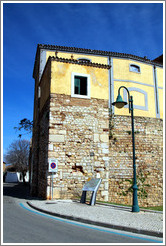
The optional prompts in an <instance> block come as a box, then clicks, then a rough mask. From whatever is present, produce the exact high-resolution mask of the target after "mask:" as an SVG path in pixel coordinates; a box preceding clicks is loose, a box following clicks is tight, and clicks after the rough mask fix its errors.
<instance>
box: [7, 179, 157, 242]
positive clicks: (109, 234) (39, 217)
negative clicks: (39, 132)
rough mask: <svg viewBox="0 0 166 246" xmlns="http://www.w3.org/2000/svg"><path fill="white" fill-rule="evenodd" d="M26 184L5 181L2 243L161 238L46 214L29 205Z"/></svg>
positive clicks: (145, 240) (125, 240) (140, 240)
mask: <svg viewBox="0 0 166 246" xmlns="http://www.w3.org/2000/svg"><path fill="white" fill-rule="evenodd" d="M28 196H29V193H28V186H23V185H22V184H4V201H3V243H46V244H47V243H73V244H74V243H113V244H114V243H144V244H146V243H154V242H157V240H158V241H160V242H161V239H156V238H152V237H148V236H145V235H139V234H134V233H127V232H124V231H117V230H111V229H107V228H102V227H97V226H93V225H88V224H83V223H78V222H73V221H68V220H64V219H60V218H56V217H54V216H49V215H46V214H43V213H40V212H37V211H36V210H33V209H32V208H30V207H28V205H27V204H26V201H27V200H29V199H30V198H29V197H28Z"/></svg>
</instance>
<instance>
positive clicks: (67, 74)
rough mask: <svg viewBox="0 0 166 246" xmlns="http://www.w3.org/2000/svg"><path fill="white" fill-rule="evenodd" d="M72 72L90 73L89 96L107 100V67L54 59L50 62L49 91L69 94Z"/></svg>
mask: <svg viewBox="0 0 166 246" xmlns="http://www.w3.org/2000/svg"><path fill="white" fill-rule="evenodd" d="M72 72H75V73H81V74H87V75H90V97H93V98H98V99H107V100H108V98H109V90H108V74H109V72H108V70H107V69H102V68H96V67H88V66H82V65H77V64H70V63H62V62H56V61H52V62H51V93H58V94H66V95H71V75H72Z"/></svg>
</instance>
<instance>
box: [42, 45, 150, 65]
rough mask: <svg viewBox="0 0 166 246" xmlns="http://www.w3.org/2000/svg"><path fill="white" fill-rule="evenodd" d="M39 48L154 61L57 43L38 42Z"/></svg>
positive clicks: (147, 60) (148, 60)
mask: <svg viewBox="0 0 166 246" xmlns="http://www.w3.org/2000/svg"><path fill="white" fill-rule="evenodd" d="M38 48H39V49H48V50H55V51H66V52H73V53H84V54H93V55H101V56H112V57H122V58H131V59H135V60H139V61H143V62H148V63H151V62H152V63H154V62H153V61H152V60H150V59H147V58H146V57H139V56H135V55H131V54H126V53H118V52H111V51H103V50H91V49H84V48H77V47H67V46H58V45H47V44H38Z"/></svg>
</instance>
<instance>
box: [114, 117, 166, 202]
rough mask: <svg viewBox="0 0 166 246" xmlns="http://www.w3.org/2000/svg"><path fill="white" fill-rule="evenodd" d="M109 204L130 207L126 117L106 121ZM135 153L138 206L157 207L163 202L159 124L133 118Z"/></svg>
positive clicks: (129, 137)
mask: <svg viewBox="0 0 166 246" xmlns="http://www.w3.org/2000/svg"><path fill="white" fill-rule="evenodd" d="M110 125H111V130H110V146H109V150H110V151H109V157H110V174H109V201H110V202H114V203H120V204H130V205H131V204H132V190H131V191H130V190H129V192H128V189H129V187H130V186H131V181H132V177H133V162H132V161H133V156H132V134H131V117H130V116H113V117H112V119H111V122H110ZM134 126H135V152H136V167H137V185H138V188H139V189H140V190H138V202H139V206H160V205H162V199H163V121H162V120H161V119H155V118H145V117H135V118H134Z"/></svg>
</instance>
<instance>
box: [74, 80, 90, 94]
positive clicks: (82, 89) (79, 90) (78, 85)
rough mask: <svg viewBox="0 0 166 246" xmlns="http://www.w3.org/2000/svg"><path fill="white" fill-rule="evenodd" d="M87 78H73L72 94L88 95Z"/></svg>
mask: <svg viewBox="0 0 166 246" xmlns="http://www.w3.org/2000/svg"><path fill="white" fill-rule="evenodd" d="M87 85H88V83H87V77H82V76H75V77H74V94H77V95H83V96H87V95H88V88H87Z"/></svg>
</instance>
